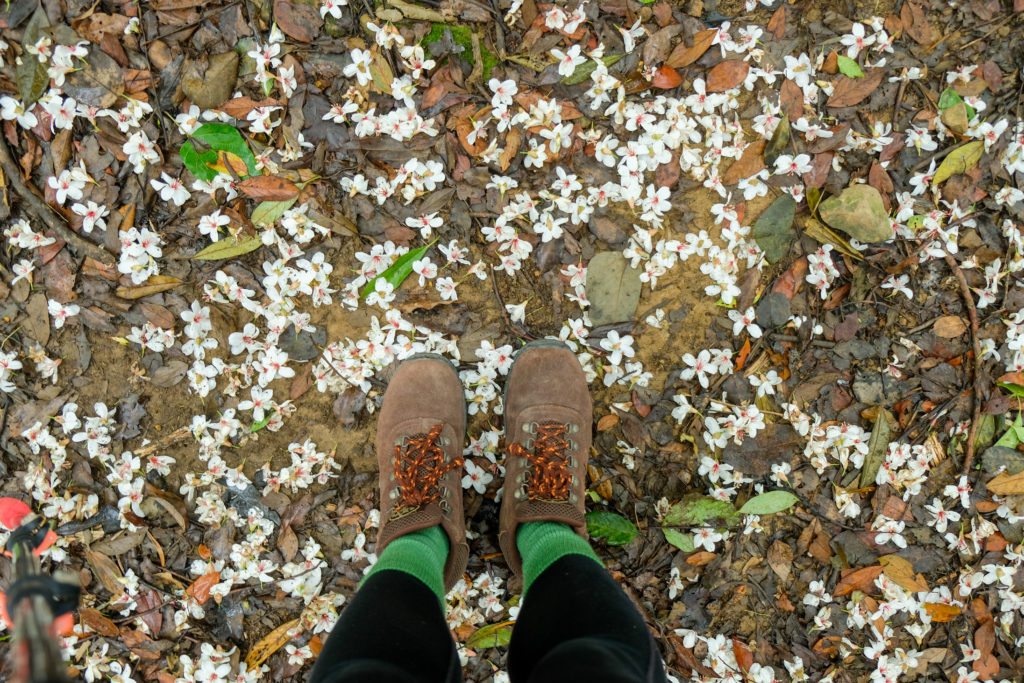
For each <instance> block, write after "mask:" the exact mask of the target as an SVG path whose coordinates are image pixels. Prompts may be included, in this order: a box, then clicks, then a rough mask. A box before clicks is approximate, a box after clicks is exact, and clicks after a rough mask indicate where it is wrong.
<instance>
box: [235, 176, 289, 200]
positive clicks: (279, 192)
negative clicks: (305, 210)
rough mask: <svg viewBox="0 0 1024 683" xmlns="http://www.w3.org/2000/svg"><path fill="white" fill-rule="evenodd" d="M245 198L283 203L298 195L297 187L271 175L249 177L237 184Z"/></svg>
mask: <svg viewBox="0 0 1024 683" xmlns="http://www.w3.org/2000/svg"><path fill="white" fill-rule="evenodd" d="M237 187H238V189H239V191H241V193H242V194H244V195H245V196H246V197H251V198H253V199H266V200H270V201H277V202H280V201H285V200H287V199H291V198H292V197H295V196H296V195H298V194H299V186H298V185H296V184H295V183H293V182H291V181H290V180H285V179H284V178H279V177H277V176H272V175H260V176H251V177H249V178H246V179H245V180H243V181H241V182H239V183H238V184H237Z"/></svg>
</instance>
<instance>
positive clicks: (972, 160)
mask: <svg viewBox="0 0 1024 683" xmlns="http://www.w3.org/2000/svg"><path fill="white" fill-rule="evenodd" d="M984 153H985V143H984V142H982V141H981V140H975V141H974V142H968V143H967V144H966V145H963V146H962V147H957V148H956V149H954V150H953V151H952V152H950V153H949V154H948V155H946V158H945V159H943V160H942V163H941V164H939V167H938V168H937V169H936V170H935V177H934V178H932V186H933V187H934V186H935V185H938V184H939V183H941V182H942V181H944V180H946V179H948V178H949V177H950V176H953V175H956V174H957V173H967V171H969V170H971V169H972V168H974V167H975V166H977V165H978V162H979V161H981V155H982V154H984Z"/></svg>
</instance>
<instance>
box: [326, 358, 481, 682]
mask: <svg viewBox="0 0 1024 683" xmlns="http://www.w3.org/2000/svg"><path fill="white" fill-rule="evenodd" d="M465 409H466V404H465V401H464V399H463V394H462V382H461V381H460V380H459V376H458V373H456V372H455V369H454V368H453V367H452V366H451V365H449V364H448V363H447V362H446V361H445V360H444V359H443V358H441V357H440V356H434V355H429V354H422V355H416V356H413V357H411V358H410V359H408V360H406V361H405V362H403V363H402V364H401V365H400V366H399V368H398V370H397V371H396V372H395V374H394V376H393V377H392V378H391V383H390V384H389V385H388V389H387V391H386V392H385V394H384V400H383V403H382V405H381V410H380V414H379V416H378V418H377V462H378V465H379V467H380V510H381V515H380V518H381V528H380V533H379V534H378V535H377V552H378V553H379V554H380V558H379V559H378V561H377V564H376V566H375V567H374V568H373V570H372V571H371V572H370V573H369V574H368V575H367V577H366V578H365V579H364V580H363V582H362V584H361V585H360V588H359V590H358V591H357V592H356V595H355V597H353V598H352V601H351V602H350V603H349V604H348V605H347V606H346V607H345V609H344V610H343V611H342V613H341V618H340V619H339V620H338V623H337V624H336V625H335V627H334V630H333V631H332V632H331V635H330V637H329V638H328V639H327V642H326V643H325V644H324V647H323V650H321V652H320V655H319V657H318V658H317V662H316V665H315V666H314V668H313V673H312V677H311V680H312V681H314V682H315V683H354V682H356V681H359V682H362V681H374V682H378V681H383V682H384V683H448V682H454V681H458V680H460V679H461V671H462V670H461V667H460V666H459V658H458V654H457V652H456V649H455V642H454V641H453V640H452V637H451V633H450V632H449V630H448V624H447V622H446V621H445V618H444V609H443V605H444V594H445V590H446V589H450V588H451V587H452V585H454V584H455V582H456V581H458V579H459V577H461V576H462V573H463V572H464V571H465V569H466V560H467V558H468V556H469V546H468V545H467V543H466V522H465V519H464V518H463V513H462V486H461V478H462V477H461V474H462V464H463V459H462V442H463V440H464V438H465V431H466V414H465Z"/></svg>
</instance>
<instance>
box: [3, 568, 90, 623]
mask: <svg viewBox="0 0 1024 683" xmlns="http://www.w3.org/2000/svg"><path fill="white" fill-rule="evenodd" d="M79 592H80V589H79V587H78V586H77V585H76V584H73V583H65V582H64V581H58V580H56V579H55V578H53V577H52V576H44V575H35V576H23V577H21V578H20V579H15V580H14V581H12V582H11V585H10V587H9V588H8V589H7V613H8V614H10V615H11V616H12V617H13V616H14V610H15V608H16V606H17V605H18V603H20V602H21V601H22V600H26V599H28V598H31V597H34V596H36V595H38V596H39V597H41V598H43V599H44V600H46V602H47V604H48V605H49V606H50V611H51V612H52V613H53V616H54V617H59V616H60V615H62V614H67V613H68V612H71V611H72V610H74V609H75V608H76V607H77V606H78V594H79Z"/></svg>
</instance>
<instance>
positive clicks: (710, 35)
mask: <svg viewBox="0 0 1024 683" xmlns="http://www.w3.org/2000/svg"><path fill="white" fill-rule="evenodd" d="M716 33H718V30H717V29H713V28H709V29H707V30H705V31H701V32H700V33H698V34H697V35H695V36H694V37H693V45H689V46H688V45H686V44H685V43H679V45H676V48H675V49H674V50H672V54H670V55H669V56H668V59H666V60H665V64H666V65H668V66H671V67H673V68H676V69H678V68H681V67H684V66H689V65H690V64H693V63H694V62H696V61H697V60H698V59H700V58H701V57H702V56H703V55H704V53H705V52H707V51H708V48H710V47H711V41H712V40H714V39H715V34H716Z"/></svg>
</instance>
